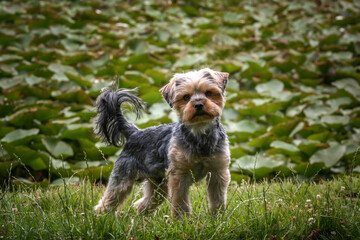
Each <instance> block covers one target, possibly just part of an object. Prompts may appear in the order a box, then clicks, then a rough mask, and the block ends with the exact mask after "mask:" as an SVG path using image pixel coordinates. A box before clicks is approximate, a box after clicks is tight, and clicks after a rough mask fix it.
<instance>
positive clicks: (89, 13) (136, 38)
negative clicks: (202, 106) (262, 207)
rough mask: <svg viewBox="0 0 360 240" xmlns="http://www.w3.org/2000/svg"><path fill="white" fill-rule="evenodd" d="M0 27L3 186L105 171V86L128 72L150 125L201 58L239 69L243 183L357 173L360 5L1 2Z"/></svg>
mask: <svg viewBox="0 0 360 240" xmlns="http://www.w3.org/2000/svg"><path fill="white" fill-rule="evenodd" d="M0 26H1V27H0V46H1V47H0V89H1V95H0V118H1V119H0V121H1V128H0V141H1V148H0V158H1V160H0V179H1V182H2V184H3V183H8V182H10V181H11V182H13V183H19V182H25V183H29V184H30V183H32V182H37V183H36V184H38V185H48V184H50V183H51V184H52V185H58V184H62V183H63V181H64V180H63V179H65V180H68V181H77V180H79V179H80V178H82V177H85V176H88V177H90V178H91V179H92V180H100V179H101V180H106V179H108V177H109V174H110V171H111V169H112V165H113V162H114V161H115V160H116V156H117V155H118V154H119V152H120V151H121V150H119V149H117V148H114V147H107V146H105V145H104V144H102V143H100V142H99V139H97V138H95V136H94V134H93V121H92V120H91V119H92V118H93V117H94V116H95V112H94V107H93V104H94V100H95V98H96V96H97V95H98V94H99V92H100V90H101V88H103V87H106V86H109V85H110V84H111V82H112V81H113V79H114V78H115V77H116V75H118V76H119V80H120V84H119V85H120V87H121V88H135V87H138V92H139V96H140V97H141V98H142V99H144V100H145V101H146V102H148V111H147V113H146V114H144V115H143V117H142V118H141V119H140V120H137V121H136V124H137V125H138V126H139V127H141V128H145V127H148V126H153V125H157V124H160V123H169V122H172V121H176V117H175V115H174V113H172V112H171V110H170V108H169V107H168V105H167V104H166V103H165V102H164V100H163V99H162V97H161V95H160V94H159V92H158V90H159V89H160V88H161V86H163V85H164V84H166V82H167V81H168V80H169V79H170V78H171V76H172V74H173V73H175V72H183V71H188V70H192V69H199V68H201V67H210V68H213V69H216V70H219V71H225V72H229V73H230V81H229V85H228V88H227V103H226V108H225V110H224V115H223V117H222V122H223V124H224V125H225V127H226V130H227V132H228V135H229V139H230V144H231V154H232V165H231V170H232V178H233V180H237V181H241V180H242V179H246V178H249V177H254V178H256V179H261V178H263V177H269V178H271V177H273V176H275V175H280V176H294V175H297V176H299V177H307V178H311V177H313V176H315V175H316V176H325V177H327V176H331V175H333V174H348V173H354V174H356V173H358V172H360V166H359V165H360V157H359V154H357V149H358V147H359V142H360V107H359V102H360V73H359V71H360V68H359V63H360V31H359V30H360V3H359V2H358V1H355V0H354V1H350V0H349V1H345V0H343V1H326V0H323V1H283V0H277V1H230V0H229V1H216V0H209V1H173V2H172V1H156V0H148V1H114V0H112V1H100V0H88V1H54V0H52V1H38V0H36V1H1V2H0ZM128 117H129V118H130V119H133V117H132V116H131V114H129V116H128ZM10 176H12V177H10ZM70 177H71V178H70ZM61 178H63V179H61ZM32 184H34V183H32Z"/></svg>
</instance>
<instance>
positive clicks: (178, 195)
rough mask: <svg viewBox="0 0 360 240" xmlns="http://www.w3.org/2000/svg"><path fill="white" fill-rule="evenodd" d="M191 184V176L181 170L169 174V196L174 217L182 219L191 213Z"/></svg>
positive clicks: (174, 170)
mask: <svg viewBox="0 0 360 240" xmlns="http://www.w3.org/2000/svg"><path fill="white" fill-rule="evenodd" d="M191 184H192V178H191V174H190V173H189V172H184V171H182V170H178V169H173V170H172V171H170V173H169V181H168V187H169V196H170V203H171V212H172V214H173V215H174V216H180V217H182V216H183V215H184V214H187V215H189V214H190V213H191V203H190V198H189V188H190V186H191Z"/></svg>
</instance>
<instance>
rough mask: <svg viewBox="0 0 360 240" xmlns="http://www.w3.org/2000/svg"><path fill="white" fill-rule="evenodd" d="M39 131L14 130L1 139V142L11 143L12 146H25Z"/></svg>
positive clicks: (35, 129) (34, 129)
mask: <svg viewBox="0 0 360 240" xmlns="http://www.w3.org/2000/svg"><path fill="white" fill-rule="evenodd" d="M38 133H39V129H37V128H32V129H28V130H25V129H16V130H14V131H12V132H9V133H8V134H6V135H5V137H3V138H2V139H1V141H2V142H6V143H12V144H25V143H26V142H28V141H30V140H31V139H32V138H33V137H34V136H37V135H38Z"/></svg>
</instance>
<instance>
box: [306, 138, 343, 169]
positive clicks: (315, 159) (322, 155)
mask: <svg viewBox="0 0 360 240" xmlns="http://www.w3.org/2000/svg"><path fill="white" fill-rule="evenodd" d="M345 151H346V146H344V145H341V144H338V143H335V144H332V145H331V146H330V147H329V148H325V149H322V150H319V151H317V152H316V153H315V154H314V155H312V156H311V158H310V160H309V161H310V163H324V164H325V167H327V168H330V167H332V166H334V165H335V164H336V163H337V162H338V161H339V160H340V159H341V157H342V156H343V155H344V153H345Z"/></svg>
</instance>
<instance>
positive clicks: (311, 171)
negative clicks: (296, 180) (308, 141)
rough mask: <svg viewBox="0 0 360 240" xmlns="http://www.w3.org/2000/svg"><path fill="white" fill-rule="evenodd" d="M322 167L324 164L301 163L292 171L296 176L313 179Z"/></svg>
mask: <svg viewBox="0 0 360 240" xmlns="http://www.w3.org/2000/svg"><path fill="white" fill-rule="evenodd" d="M323 167H324V163H322V162H319V163H313V164H310V163H301V164H298V165H296V166H294V171H295V172H297V173H298V174H301V175H303V176H305V177H308V178H310V177H314V176H315V175H316V174H318V173H319V172H320V171H321V169H322V168H323Z"/></svg>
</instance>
